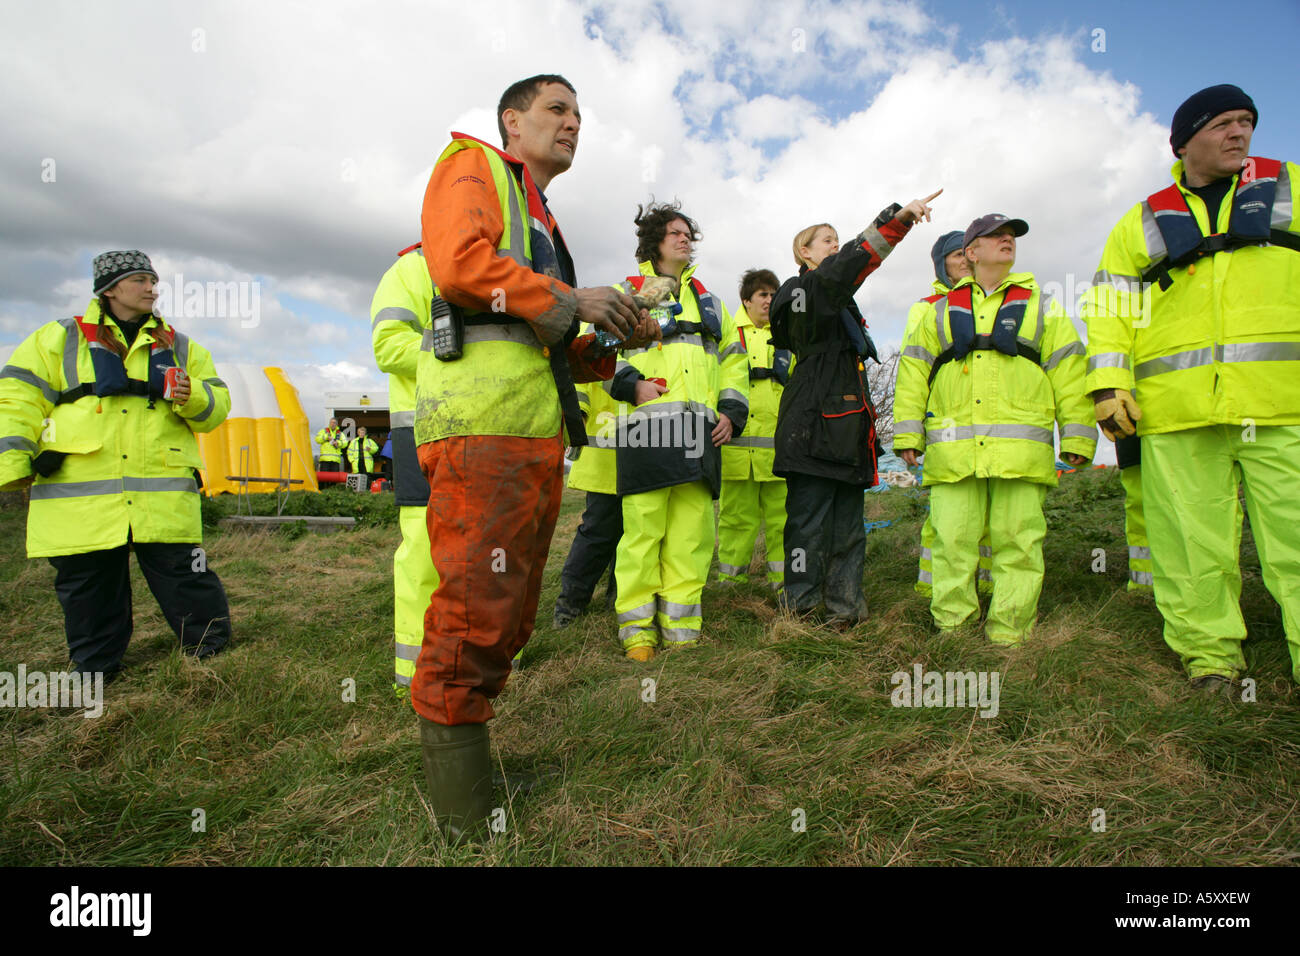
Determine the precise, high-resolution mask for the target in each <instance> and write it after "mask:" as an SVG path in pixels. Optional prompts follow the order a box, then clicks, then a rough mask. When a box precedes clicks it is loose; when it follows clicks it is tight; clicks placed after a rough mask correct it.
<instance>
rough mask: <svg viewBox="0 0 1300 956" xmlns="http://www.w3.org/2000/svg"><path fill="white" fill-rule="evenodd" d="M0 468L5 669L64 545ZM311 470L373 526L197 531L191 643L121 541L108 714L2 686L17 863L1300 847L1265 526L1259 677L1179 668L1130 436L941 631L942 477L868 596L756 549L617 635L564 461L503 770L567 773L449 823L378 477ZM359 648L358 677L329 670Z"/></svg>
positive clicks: (846, 857) (900, 494) (874, 562)
mask: <svg viewBox="0 0 1300 956" xmlns="http://www.w3.org/2000/svg"><path fill="white" fill-rule="evenodd" d="M335 495H336V496H338V497H337V498H334V497H333V496H335ZM358 497H359V496H358ZM3 498H4V500H3V502H2V505H3V508H2V510H0V535H2V536H3V537H2V540H3V541H4V542H5V545H4V548H3V551H2V552H0V581H3V588H0V618H3V620H4V621H5V622H6V623H5V627H4V632H5V637H4V640H3V641H2V642H0V671H8V672H14V671H15V670H16V668H17V666H18V665H19V664H24V665H26V667H27V668H28V670H29V671H30V670H36V669H41V670H57V669H60V668H61V667H63V666H64V665H65V664H66V644H65V640H64V636H63V623H62V614H61V611H60V609H59V606H58V603H57V601H56V600H55V596H54V589H53V579H54V571H53V568H51V567H50V565H49V564H48V563H47V562H45V561H44V560H40V561H28V560H26V559H25V557H24V556H23V549H22V540H23V533H24V522H25V512H24V510H23V509H22V507H21V501H20V500H18V498H17V496H14V495H7V496H3ZM268 500H269V496H261V497H260V500H259V506H260V507H262V508H263V509H264V510H265V509H266V508H268V507H270V506H269V504H268ZM306 500H308V499H307V497H306V496H297V497H296V502H295V503H296V505H297V506H298V507H300V508H303V507H306V506H305V505H304V504H303V502H304V501H306ZM310 500H311V507H314V508H316V509H317V510H330V509H333V508H335V506H336V505H340V506H346V507H348V508H351V509H352V511H351V512H345V513H358V514H359V515H360V517H361V518H362V519H363V526H362V527H360V528H359V529H358V530H355V531H351V532H343V533H339V534H334V535H326V536H316V535H314V534H301V533H295V531H294V530H293V529H290V530H289V531H287V532H284V531H282V532H277V533H261V532H259V533H253V534H250V533H246V532H230V533H224V532H215V531H209V532H208V535H207V538H206V541H205V547H206V549H207V551H208V560H209V563H210V565H211V566H212V567H213V568H214V569H215V570H216V571H217V573H218V574H219V575H220V576H221V578H222V580H223V581H224V582H225V585H226V589H227V592H228V594H229V597H230V603H231V609H232V615H233V617H234V621H235V642H236V644H235V646H234V647H233V648H232V649H231V650H230V651H228V652H227V653H225V654H222V655H220V656H219V657H217V658H215V659H214V660H213V661H212V662H210V663H204V664H199V663H195V662H193V661H190V660H189V659H183V658H181V657H180V656H179V654H178V653H177V652H176V651H175V650H174V644H175V638H174V636H173V635H172V634H171V632H170V630H169V629H168V628H167V626H166V624H165V622H164V620H163V618H162V615H161V613H160V611H159V610H158V608H157V605H156V604H155V603H154V601H153V599H152V596H151V595H150V594H149V592H148V590H147V588H146V586H145V584H144V580H143V578H142V577H141V576H140V574H139V571H138V569H135V570H133V585H134V588H135V591H134V593H135V609H136V618H135V636H134V638H133V640H132V644H131V648H130V650H129V651H128V654H127V658H126V661H127V664H128V666H129V667H130V670H129V672H128V673H127V675H126V676H125V677H123V678H122V679H121V680H119V681H118V682H117V683H115V684H114V685H112V686H111V687H109V688H107V690H106V705H105V710H104V713H103V715H102V716H101V717H99V718H97V719H85V718H83V716H82V715H81V712H80V711H59V710H50V709H44V710H42V709H4V710H0V864H10V865H12V864H42V865H56V864H57V865H64V864H89V865H104V864H126V865H137V864H208V865H210V864H216V865H221V864H251V865H263V864H273V865H310V866H315V865H321V864H330V865H345V864H384V865H406V864H439V863H456V864H508V865H539V864H543V865H544V864H561V865H583V864H595V865H600V864H705V865H708V864H746V865H748V864H869V865H883V864H893V865H900V864H924V865H934V864H942V865H965V864H1029V865H1043V864H1047V865H1056V864H1066V865H1069V864H1082V865H1108V864H1121V865H1172V864H1182V865H1199V864H1285V863H1295V862H1296V861H1297V860H1300V812H1297V808H1298V805H1300V694H1297V691H1296V688H1295V687H1294V686H1293V685H1292V683H1291V680H1290V676H1289V675H1290V664H1289V661H1288V658H1287V654H1286V648H1285V641H1284V637H1283V634H1282V628H1281V622H1280V615H1279V614H1278V610H1277V607H1276V605H1275V604H1274V602H1273V600H1272V598H1271V597H1270V596H1269V595H1268V594H1267V592H1266V591H1265V589H1264V587H1263V585H1262V583H1261V580H1260V576H1259V570H1258V562H1257V559H1256V557H1255V554H1254V548H1253V543H1252V541H1251V539H1250V535H1249V533H1247V535H1246V537H1245V540H1244V542H1243V567H1244V569H1245V575H1246V579H1245V583H1244V591H1243V606H1244V610H1245V615H1246V620H1247V622H1248V625H1249V628H1250V635H1251V636H1250V639H1249V640H1248V641H1247V643H1246V645H1245V652H1246V658H1247V660H1248V661H1249V665H1250V670H1249V676H1251V677H1252V678H1253V679H1254V680H1255V681H1256V682H1257V686H1256V690H1255V693H1256V697H1257V700H1256V701H1255V702H1253V703H1242V702H1229V701H1226V700H1222V699H1217V698H1210V697H1206V696H1203V695H1201V694H1199V693H1197V692H1194V691H1192V690H1190V689H1189V687H1188V685H1187V682H1186V680H1185V678H1184V676H1183V674H1182V672H1181V669H1180V667H1179V665H1178V661H1177V659H1176V658H1175V657H1174V655H1173V654H1172V652H1170V651H1169V650H1168V649H1167V648H1166V647H1165V645H1164V642H1163V641H1162V639H1161V636H1160V618H1159V615H1158V614H1157V612H1156V610H1155V608H1154V605H1153V604H1152V603H1151V602H1150V601H1149V599H1147V598H1144V597H1134V596H1129V595H1128V594H1126V593H1125V591H1124V590H1123V586H1122V585H1123V581H1124V579H1125V576H1126V559H1125V554H1126V552H1125V549H1124V540H1123V516H1122V497H1121V491H1120V487H1119V481H1118V476H1117V473H1116V472H1115V470H1114V469H1106V470H1104V471H1103V470H1097V471H1089V472H1085V473H1082V474H1078V475H1067V476H1065V478H1064V479H1063V485H1062V487H1061V488H1060V489H1058V490H1055V491H1053V492H1052V493H1051V494H1050V495H1049V496H1048V499H1047V514H1048V523H1049V533H1048V539H1047V544H1046V547H1045V552H1046V562H1047V576H1046V581H1045V585H1044V588H1043V596H1042V600H1041V603H1040V605H1039V624H1038V629H1037V631H1036V632H1035V636H1034V638H1033V639H1032V640H1031V642H1030V643H1028V644H1027V645H1026V646H1025V647H1023V648H1020V649H1015V650H1003V649H997V648H994V647H992V646H991V645H989V644H988V643H987V642H986V641H985V639H984V638H983V636H982V635H981V634H979V633H971V634H967V635H964V636H959V637H943V638H940V637H936V636H934V635H933V634H932V633H931V630H930V628H929V613H928V602H927V601H926V600H925V599H923V598H921V597H919V596H918V595H916V594H914V593H913V591H912V581H913V579H914V577H915V574H916V558H917V553H918V550H919V544H918V539H919V530H920V524H921V521H922V519H923V516H924V511H923V508H924V504H925V500H926V499H925V498H923V497H921V496H919V495H916V494H909V493H908V492H906V491H890V492H887V493H884V494H880V495H869V496H868V500H867V517H868V518H869V519H870V520H891V519H892V520H893V524H892V525H891V526H890V527H888V528H885V529H881V530H876V531H873V532H872V533H871V534H870V535H869V536H868V539H867V548H868V555H867V578H866V582H865V586H866V593H867V598H868V602H869V604H870V608H871V614H872V617H871V621H870V623H869V624H866V625H863V626H860V627H859V628H858V629H857V630H856V631H854V632H849V633H841V632H837V631H833V630H827V629H821V628H815V627H809V626H805V625H802V624H800V623H797V622H795V621H793V620H791V619H790V618H788V617H782V616H781V615H779V614H778V613H777V611H776V609H775V607H774V604H773V601H772V598H771V596H770V593H769V592H768V591H767V590H766V589H765V588H764V587H763V586H762V585H761V584H760V583H757V579H756V583H753V584H750V585H742V586H735V587H730V588H728V587H723V586H720V585H718V584H716V583H712V582H711V583H710V584H709V585H708V587H707V589H706V590H705V594H704V602H705V604H704V606H705V636H706V642H707V643H706V645H705V646H702V647H700V648H697V649H694V650H681V651H676V652H673V653H670V654H667V655H661V656H660V657H658V658H656V659H655V660H654V661H653V662H652V663H650V664H648V665H636V664H632V663H630V662H627V661H625V660H624V659H623V657H622V654H621V652H620V651H619V649H618V646H617V643H616V640H615V630H616V628H615V623H614V615H613V613H612V612H607V611H604V610H603V609H602V610H600V611H595V612H593V613H591V614H589V615H587V616H584V617H582V618H580V619H579V621H578V622H577V623H576V624H574V625H573V626H572V627H570V628H569V629H567V630H565V631H562V632H557V631H555V630H553V629H552V628H551V627H550V619H551V610H552V608H553V605H554V601H555V597H556V594H557V590H558V576H559V569H560V567H561V565H562V564H563V560H564V556H565V554H566V552H567V550H568V545H569V543H570V541H571V540H572V536H573V532H574V529H575V528H576V526H577V522H578V517H579V514H580V511H581V506H582V497H581V495H579V494H576V493H573V492H566V495H565V500H564V508H563V512H562V514H561V518H560V523H559V528H558V530H557V532H556V537H555V543H554V546H553V548H552V552H551V560H550V563H549V565H548V568H547V577H546V587H545V590H544V591H543V595H542V602H541V609H540V613H539V624H540V626H539V628H538V631H537V632H536V634H535V635H534V637H533V640H532V641H531V642H530V643H529V645H528V647H527V649H526V650H525V652H524V653H525V661H526V667H525V669H524V670H523V672H522V673H520V674H518V675H516V676H515V677H512V678H511V681H510V684H509V685H508V687H507V688H506V691H505V693H504V694H503V695H502V697H501V698H500V699H499V701H498V708H497V709H498V714H499V716H498V718H497V720H495V721H494V722H493V723H492V725H491V726H492V733H493V752H494V755H495V757H496V758H497V759H498V760H499V762H500V764H501V765H503V767H504V768H505V769H507V770H529V769H547V768H550V769H553V770H554V771H556V773H555V775H554V776H551V777H548V778H546V779H545V780H544V781H543V783H542V784H541V785H540V786H539V787H537V788H536V789H534V790H533V791H532V792H531V793H528V794H526V795H520V796H516V797H515V798H514V799H513V800H512V801H509V802H508V803H506V805H505V806H504V807H503V809H504V821H505V832H503V833H500V834H498V835H497V836H495V837H494V838H493V839H492V841H491V842H490V843H489V844H488V845H486V846H482V847H479V846H468V847H458V848H452V849H449V848H447V847H446V846H445V844H444V843H443V841H442V838H441V836H440V835H439V833H438V830H437V828H436V827H435V826H434V824H433V821H432V820H431V818H430V814H429V812H428V809H427V806H426V804H425V803H424V801H423V799H422V789H423V779H422V775H421V770H420V761H419V749H418V731H417V725H416V720H415V717H414V714H413V712H412V711H411V709H410V704H409V702H406V703H403V702H400V701H398V700H397V699H396V698H395V697H394V696H393V694H392V690H391V675H392V652H391V642H392V636H391V619H392V581H391V561H392V553H393V550H394V548H395V546H396V544H397V541H398V532H397V528H396V526H395V525H394V524H393V523H391V522H392V514H393V513H392V508H391V498H389V499H388V500H387V501H384V500H381V499H379V498H378V496H376V498H375V499H374V500H371V499H370V498H369V496H367V497H366V498H365V499H364V501H360V500H358V498H357V497H351V496H349V495H348V493H346V492H333V493H331V496H327V497H325V498H316V499H310ZM205 510H206V511H207V512H208V513H209V514H210V515H212V516H215V514H217V513H218V512H221V511H223V510H224V511H233V503H232V502H231V501H230V500H229V499H225V500H223V501H219V502H215V503H213V504H212V505H211V506H209V507H208V508H206V509H205ZM1095 548H1104V549H1105V550H1106V552H1107V557H1108V568H1107V570H1106V572H1105V573H1103V574H1096V573H1093V572H1092V570H1091V565H1092V563H1093V551H1094V549H1095ZM601 593H602V590H601V589H598V591H597V598H598V599H597V602H596V605H599V595H600V594H601ZM596 605H594V606H596ZM914 663H919V664H921V665H922V666H923V668H924V669H925V670H927V671H930V670H938V671H952V670H956V671H969V670H974V671H997V672H998V673H999V674H1000V676H1001V700H1000V708H999V712H998V714H997V716H996V717H993V718H988V719H986V718H983V717H980V716H978V715H977V713H976V711H975V710H973V709H970V708H955V707H954V708H943V707H934V708H914V709H905V708H895V707H893V706H891V701H890V697H891V691H892V689H893V688H892V685H891V682H890V675H891V674H893V673H894V672H895V671H900V670H901V671H907V672H911V670H912V667H913V664H914ZM349 678H351V679H353V680H354V681H355V687H356V693H355V698H356V699H355V702H346V701H345V700H344V699H343V698H344V688H345V682H346V681H347V680H348V679H349ZM647 678H650V679H652V680H653V682H654V684H653V694H651V693H650V690H651V685H648V684H646V683H645V680H646V679H647ZM650 697H653V700H649V699H647V698H650ZM196 810H201V811H202V816H203V822H204V824H205V827H204V828H199V827H198V826H197V824H196V814H195V811H196ZM1097 811H1103V812H1104V815H1105V816H1104V824H1105V826H1104V829H1100V828H1099V824H1100V822H1101V817H1100V816H1099V815H1098V812H1097Z"/></svg>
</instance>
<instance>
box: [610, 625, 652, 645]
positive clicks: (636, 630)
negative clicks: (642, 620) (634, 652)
mask: <svg viewBox="0 0 1300 956" xmlns="http://www.w3.org/2000/svg"><path fill="white" fill-rule="evenodd" d="M641 634H651V635H655V637H656V643H658V640H657V637H658V635H657V632H656V631H655V629H654V628H653V627H651V626H649V625H646V624H631V625H629V626H627V627H620V628H619V629H618V639H619V640H620V641H626V640H627V639H628V638H632V637H637V636H638V635H641Z"/></svg>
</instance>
